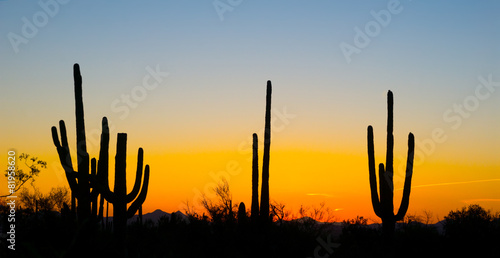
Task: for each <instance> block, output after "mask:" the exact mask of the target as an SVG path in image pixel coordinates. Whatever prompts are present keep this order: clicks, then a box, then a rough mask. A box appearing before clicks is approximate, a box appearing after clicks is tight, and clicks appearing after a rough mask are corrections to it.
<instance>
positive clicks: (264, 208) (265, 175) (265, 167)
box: [260, 81, 272, 222]
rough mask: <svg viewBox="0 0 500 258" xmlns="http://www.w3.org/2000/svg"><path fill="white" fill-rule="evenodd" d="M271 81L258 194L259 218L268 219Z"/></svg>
mask: <svg viewBox="0 0 500 258" xmlns="http://www.w3.org/2000/svg"><path fill="white" fill-rule="evenodd" d="M271 93H272V86H271V81H267V91H266V123H265V128H264V158H263V161H262V188H261V195H260V198H261V199H260V218H261V219H262V221H263V222H268V221H269V151H270V149H271Z"/></svg>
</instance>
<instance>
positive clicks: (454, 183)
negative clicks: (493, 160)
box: [396, 178, 500, 191]
mask: <svg viewBox="0 0 500 258" xmlns="http://www.w3.org/2000/svg"><path fill="white" fill-rule="evenodd" d="M495 181H500V178H494V179H483V180H472V181H463V182H450V183H437V184H426V185H416V186H412V187H411V188H412V189H413V188H422V187H433V186H444V185H461V184H473V183H484V182H495ZM396 190H398V191H400V190H403V188H398V189H396Z"/></svg>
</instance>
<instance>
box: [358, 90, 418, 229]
mask: <svg viewBox="0 0 500 258" xmlns="http://www.w3.org/2000/svg"><path fill="white" fill-rule="evenodd" d="M393 105H394V100H393V95H392V92H391V91H389V92H388V93H387V152H386V164H385V167H384V164H383V163H380V164H379V189H380V198H379V195H378V191H377V177H376V169H375V150H374V143H373V142H374V140H373V128H372V126H368V168H369V179H370V189H371V200H372V205H373V210H374V211H375V214H376V215H377V216H378V217H380V218H381V219H382V228H383V231H384V234H385V235H386V236H387V237H392V235H393V234H394V229H395V224H396V222H397V221H399V220H402V219H403V218H404V216H405V214H406V211H407V210H408V206H409V202H410V190H411V179H412V175H413V158H414V150H415V138H414V136H413V134H412V133H410V134H409V135H408V157H407V162H406V177H405V183H404V190H403V199H402V201H401V205H400V207H399V210H398V213H397V214H394V204H393V201H394V181H393V178H394V167H393V156H394V153H393V149H394V136H393Z"/></svg>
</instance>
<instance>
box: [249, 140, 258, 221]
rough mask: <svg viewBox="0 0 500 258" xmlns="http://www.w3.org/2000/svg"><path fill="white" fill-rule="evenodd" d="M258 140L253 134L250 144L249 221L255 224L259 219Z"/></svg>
mask: <svg viewBox="0 0 500 258" xmlns="http://www.w3.org/2000/svg"><path fill="white" fill-rule="evenodd" d="M258 149H259V140H258V137H257V134H256V133H254V134H253V144H252V155H253V157H252V207H251V215H250V219H251V221H252V222H256V221H257V220H258V218H259V153H258Z"/></svg>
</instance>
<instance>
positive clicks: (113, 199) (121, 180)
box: [102, 133, 149, 238]
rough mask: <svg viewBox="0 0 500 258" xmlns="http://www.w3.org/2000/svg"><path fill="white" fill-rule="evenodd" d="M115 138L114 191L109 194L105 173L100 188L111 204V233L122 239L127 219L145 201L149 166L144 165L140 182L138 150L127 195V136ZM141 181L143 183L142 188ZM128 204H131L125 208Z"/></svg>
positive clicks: (141, 154) (120, 134) (140, 155)
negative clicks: (133, 179)
mask: <svg viewBox="0 0 500 258" xmlns="http://www.w3.org/2000/svg"><path fill="white" fill-rule="evenodd" d="M117 138H118V139H117V144H116V156H115V186H114V191H113V192H111V191H110V189H109V180H108V175H107V172H105V174H104V175H103V178H104V185H103V186H102V188H103V189H102V191H103V194H104V198H105V199H106V201H108V202H109V203H111V204H113V231H114V233H115V235H116V236H117V237H119V238H123V237H124V236H125V232H126V227H127V219H129V218H131V217H132V216H134V214H135V213H136V212H137V210H138V209H139V208H140V207H141V205H142V204H143V203H144V201H145V200H146V195H147V192H148V185H149V165H146V168H145V171H144V180H142V169H143V158H144V152H143V150H142V148H139V151H138V154H137V171H136V178H135V182H134V187H133V188H132V191H131V192H130V193H128V194H127V174H126V167H127V163H126V157H127V134H126V133H119V134H118V137H117ZM108 141H109V138H108ZM104 171H106V170H104ZM141 181H143V183H142V188H141ZM139 190H140V193H139ZM128 203H132V204H131V205H130V206H129V207H128V208H127V204H128Z"/></svg>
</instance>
